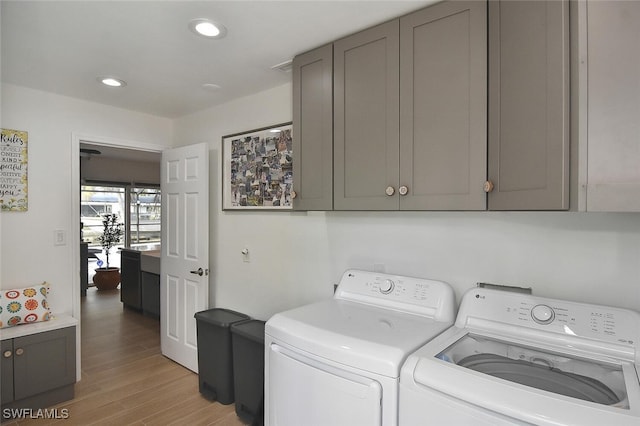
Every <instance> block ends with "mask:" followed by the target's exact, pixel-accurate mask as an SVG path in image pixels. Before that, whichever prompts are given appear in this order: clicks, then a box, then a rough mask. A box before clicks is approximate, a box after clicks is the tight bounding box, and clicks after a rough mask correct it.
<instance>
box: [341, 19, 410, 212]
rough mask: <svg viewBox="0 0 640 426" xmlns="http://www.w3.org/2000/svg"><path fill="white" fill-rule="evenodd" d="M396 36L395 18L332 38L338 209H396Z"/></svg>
mask: <svg viewBox="0 0 640 426" xmlns="http://www.w3.org/2000/svg"><path fill="white" fill-rule="evenodd" d="M398 39H399V33H398V20H395V21H392V22H388V23H385V24H382V25H379V26H376V27H373V28H371V29H368V30H365V31H363V32H360V33H357V34H355V35H352V36H350V37H347V38H344V39H341V40H338V41H336V42H335V43H334V110H333V113H334V193H333V195H334V208H335V209H336V210H397V209H398V197H397V196H395V194H392V195H391V196H389V195H387V193H386V190H387V188H391V190H392V191H393V192H394V193H395V192H397V185H398V167H399V163H398V161H399V160H398V155H399V153H398V141H399V116H398V111H399V77H398V76H399V54H398V51H399V42H398ZM391 190H390V191H391Z"/></svg>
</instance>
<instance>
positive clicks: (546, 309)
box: [456, 289, 640, 347]
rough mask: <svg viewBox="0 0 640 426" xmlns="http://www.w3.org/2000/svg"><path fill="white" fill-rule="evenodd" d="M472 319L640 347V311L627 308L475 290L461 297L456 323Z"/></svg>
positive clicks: (460, 324) (459, 325) (460, 325)
mask: <svg viewBox="0 0 640 426" xmlns="http://www.w3.org/2000/svg"><path fill="white" fill-rule="evenodd" d="M473 319H481V320H488V321H491V322H492V323H496V324H500V323H503V324H507V325H515V326H519V327H526V328H532V329H538V330H543V331H546V332H552V333H559V334H565V335H571V336H579V337H586V338H589V339H596V340H601V341H609V342H615V343H618V344H624V345H627V344H628V345H634V346H635V345H637V346H639V347H640V314H639V313H638V312H635V311H632V310H628V309H621V308H615V307H607V306H601V305H590V304H585V303H577V302H570V301H564V300H556V299H547V298H542V297H535V296H532V295H528V294H520V293H514V292H509V291H501V290H490V289H472V290H469V291H468V292H467V293H465V295H464V297H463V298H462V303H461V305H460V311H459V313H458V317H457V320H456V326H458V327H464V326H465V324H467V323H468V322H469V321H473Z"/></svg>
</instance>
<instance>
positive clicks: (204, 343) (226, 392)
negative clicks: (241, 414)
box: [194, 308, 249, 404]
mask: <svg viewBox="0 0 640 426" xmlns="http://www.w3.org/2000/svg"><path fill="white" fill-rule="evenodd" d="M194 317H195V319H196V327H197V334H198V386H199V389H200V393H201V394H202V395H203V396H204V397H205V398H207V399H209V400H212V401H214V400H215V401H218V402H219V403H221V404H231V403H233V401H234V391H233V353H232V346H231V330H230V327H231V325H232V324H234V323H236V322H239V321H246V320H248V319H249V316H248V315H245V314H241V313H240V312H236V311H232V310H229V309H222V308H214V309H208V310H206V311H201V312H196V314H195V315H194Z"/></svg>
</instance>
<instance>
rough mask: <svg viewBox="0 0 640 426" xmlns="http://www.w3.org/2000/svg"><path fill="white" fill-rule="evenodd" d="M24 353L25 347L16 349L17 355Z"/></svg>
mask: <svg viewBox="0 0 640 426" xmlns="http://www.w3.org/2000/svg"><path fill="white" fill-rule="evenodd" d="M23 353H24V349H22V348H18V349H16V355H17V356H20V355H22V354H23Z"/></svg>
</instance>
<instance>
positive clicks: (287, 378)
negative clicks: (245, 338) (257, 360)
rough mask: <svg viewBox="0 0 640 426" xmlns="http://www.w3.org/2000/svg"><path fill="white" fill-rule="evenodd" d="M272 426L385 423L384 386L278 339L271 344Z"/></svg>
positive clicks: (370, 424)
mask: <svg viewBox="0 0 640 426" xmlns="http://www.w3.org/2000/svg"><path fill="white" fill-rule="evenodd" d="M269 351H270V353H269V365H268V368H269V381H268V385H267V386H268V389H267V390H266V391H267V392H269V409H268V415H269V419H268V424H270V425H278V426H300V425H310V426H311V425H317V426H326V425H335V426H341V425H345V426H347V425H348V426H358V425H362V426H373V425H381V422H382V408H381V398H382V386H381V384H380V383H379V382H377V381H375V380H373V379H370V378H368V377H364V376H360V375H357V374H354V373H351V372H349V371H345V370H341V369H338V368H335V367H333V366H330V365H327V364H323V363H321V362H318V361H316V360H313V359H311V358H308V357H306V356H304V355H302V354H300V353H297V352H293V351H291V350H288V349H287V348H284V347H282V346H280V345H278V344H276V343H272V344H271V345H270V348H269Z"/></svg>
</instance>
